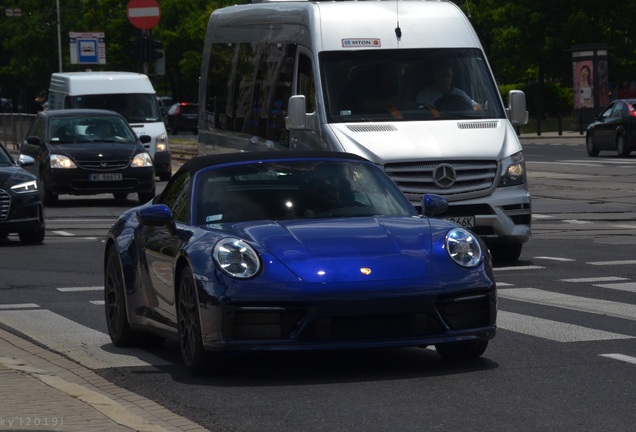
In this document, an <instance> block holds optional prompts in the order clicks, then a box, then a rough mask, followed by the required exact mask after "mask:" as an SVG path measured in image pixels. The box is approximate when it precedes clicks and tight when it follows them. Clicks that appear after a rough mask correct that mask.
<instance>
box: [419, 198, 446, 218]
mask: <svg viewBox="0 0 636 432" xmlns="http://www.w3.org/2000/svg"><path fill="white" fill-rule="evenodd" d="M420 204H421V206H422V214H423V215H424V216H426V217H433V216H436V215H438V214H441V213H444V212H445V211H446V210H448V200H447V199H446V198H444V197H443V196H441V195H422V199H421V200H420Z"/></svg>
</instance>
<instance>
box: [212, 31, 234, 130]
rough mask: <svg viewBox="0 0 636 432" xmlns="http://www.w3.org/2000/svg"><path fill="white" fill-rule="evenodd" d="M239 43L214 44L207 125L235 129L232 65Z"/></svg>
mask: <svg viewBox="0 0 636 432" xmlns="http://www.w3.org/2000/svg"><path fill="white" fill-rule="evenodd" d="M237 50H238V44H223V43H217V44H214V45H212V49H211V53H210V68H209V71H208V81H207V87H206V91H207V92H206V95H205V115H206V118H205V122H206V125H207V127H209V128H215V129H229V130H233V123H232V119H233V118H234V114H233V112H232V109H231V96H232V88H233V84H232V65H233V64H234V62H233V59H234V56H235V53H236V51H237Z"/></svg>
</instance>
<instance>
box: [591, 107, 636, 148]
mask: <svg viewBox="0 0 636 432" xmlns="http://www.w3.org/2000/svg"><path fill="white" fill-rule="evenodd" d="M585 143H586V145H587V154H588V155H590V156H598V154H599V152H600V151H601V150H611V151H615V152H616V153H617V154H618V156H620V157H628V156H629V154H630V153H631V152H632V151H633V150H634V149H635V148H636V99H617V100H615V101H614V102H612V103H610V104H609V105H608V106H607V107H606V108H605V109H604V110H603V112H601V114H600V115H599V116H598V117H597V118H596V120H595V121H594V122H593V123H591V124H590V125H589V126H588V127H587V135H586V137H585Z"/></svg>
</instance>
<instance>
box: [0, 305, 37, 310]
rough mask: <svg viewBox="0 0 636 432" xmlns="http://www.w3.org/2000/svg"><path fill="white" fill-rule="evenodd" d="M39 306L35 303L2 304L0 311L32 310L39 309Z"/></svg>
mask: <svg viewBox="0 0 636 432" xmlns="http://www.w3.org/2000/svg"><path fill="white" fill-rule="evenodd" d="M39 307H40V305H37V304H35V303H20V304H3V305H0V310H1V309H7V310H10V309H34V308H39Z"/></svg>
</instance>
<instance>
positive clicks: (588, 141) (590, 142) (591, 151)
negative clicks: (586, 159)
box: [585, 133, 598, 157]
mask: <svg viewBox="0 0 636 432" xmlns="http://www.w3.org/2000/svg"><path fill="white" fill-rule="evenodd" d="M585 146H586V148H587V154H588V156H592V157H595V156H598V149H597V148H596V146H595V145H594V138H593V136H592V134H591V133H589V134H587V136H586V137H585Z"/></svg>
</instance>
